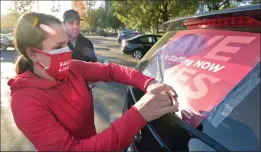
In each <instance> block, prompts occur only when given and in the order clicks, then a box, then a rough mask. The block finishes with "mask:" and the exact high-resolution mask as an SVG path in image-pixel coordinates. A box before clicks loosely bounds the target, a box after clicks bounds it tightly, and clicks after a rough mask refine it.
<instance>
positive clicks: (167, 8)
mask: <svg viewBox="0 0 261 153" xmlns="http://www.w3.org/2000/svg"><path fill="white" fill-rule="evenodd" d="M112 8H113V13H114V15H116V16H117V17H118V18H119V19H120V20H121V21H122V22H123V23H124V24H125V25H126V26H127V27H129V28H133V29H137V30H139V31H146V30H150V31H153V32H154V31H156V32H158V28H157V27H158V26H159V25H160V24H161V23H163V22H165V21H168V20H169V19H173V18H176V17H179V16H185V15H191V14H194V13H195V12H196V10H197V8H198V2H197V0H186V1H184V0H161V1H156V0H140V1H132V0H125V1H113V4H112Z"/></svg>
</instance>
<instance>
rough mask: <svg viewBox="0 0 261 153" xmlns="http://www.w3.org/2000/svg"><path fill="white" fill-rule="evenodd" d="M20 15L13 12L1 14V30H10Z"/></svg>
mask: <svg viewBox="0 0 261 153" xmlns="http://www.w3.org/2000/svg"><path fill="white" fill-rule="evenodd" d="M19 17H20V15H19V14H18V13H15V12H7V13H6V14H4V15H2V16H1V31H2V32H12V31H13V29H14V28H15V25H16V24H17V21H18V19H19Z"/></svg>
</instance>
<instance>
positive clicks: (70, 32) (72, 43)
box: [63, 9, 97, 90]
mask: <svg viewBox="0 0 261 153" xmlns="http://www.w3.org/2000/svg"><path fill="white" fill-rule="evenodd" d="M81 20H82V19H81V18H80V15H79V14H78V12H77V11H75V10H72V9H71V10H67V11H65V12H64V14H63V25H64V28H65V31H66V33H67V36H68V38H69V42H68V46H69V48H70V49H71V50H72V51H73V54H72V59H77V60H82V61H86V62H97V57H96V55H95V52H94V48H93V44H92V42H91V41H90V40H89V39H88V38H86V37H84V36H83V35H82V34H81V33H80V21H81ZM86 83H87V84H88V87H89V90H91V89H92V88H94V87H95V83H93V82H86Z"/></svg>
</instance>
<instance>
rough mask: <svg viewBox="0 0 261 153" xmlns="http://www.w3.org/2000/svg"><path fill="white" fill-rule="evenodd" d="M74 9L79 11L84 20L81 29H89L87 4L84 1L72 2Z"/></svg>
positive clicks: (75, 0)
mask: <svg viewBox="0 0 261 153" xmlns="http://www.w3.org/2000/svg"><path fill="white" fill-rule="evenodd" d="M72 8H73V9H75V10H77V12H78V13H79V15H80V17H81V19H83V22H82V23H81V28H83V29H86V28H87V27H88V22H87V20H86V19H87V9H86V3H85V2H84V1H77V0H74V1H72Z"/></svg>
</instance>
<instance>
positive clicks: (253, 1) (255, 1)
mask: <svg viewBox="0 0 261 153" xmlns="http://www.w3.org/2000/svg"><path fill="white" fill-rule="evenodd" d="M258 3H261V0H252V2H251V4H258Z"/></svg>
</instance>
